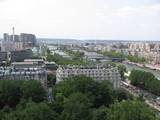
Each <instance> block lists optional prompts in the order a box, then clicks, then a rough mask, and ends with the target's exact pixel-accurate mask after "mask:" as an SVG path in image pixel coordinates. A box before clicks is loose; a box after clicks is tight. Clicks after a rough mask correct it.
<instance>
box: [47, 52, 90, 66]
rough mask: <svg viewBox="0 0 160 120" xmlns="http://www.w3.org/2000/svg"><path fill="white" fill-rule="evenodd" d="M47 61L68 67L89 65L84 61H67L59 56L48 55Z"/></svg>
mask: <svg viewBox="0 0 160 120" xmlns="http://www.w3.org/2000/svg"><path fill="white" fill-rule="evenodd" d="M47 60H48V61H54V62H56V63H57V64H58V65H67V64H74V65H79V64H87V63H86V61H83V60H82V59H67V58H64V57H62V56H61V55H59V54H56V53H55V54H54V55H52V54H48V55H47Z"/></svg>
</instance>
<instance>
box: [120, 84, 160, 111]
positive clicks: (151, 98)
mask: <svg viewBox="0 0 160 120" xmlns="http://www.w3.org/2000/svg"><path fill="white" fill-rule="evenodd" d="M121 87H122V88H124V89H125V90H127V91H129V92H130V93H131V94H133V95H134V96H141V95H142V96H143V98H144V100H145V103H146V104H148V105H149V106H151V107H152V108H154V109H156V110H157V111H159V112H160V102H158V101H157V100H156V98H158V97H159V96H156V95H153V94H152V93H149V92H147V91H145V90H142V89H140V88H138V87H135V86H133V85H131V84H129V83H127V82H123V81H122V82H121Z"/></svg>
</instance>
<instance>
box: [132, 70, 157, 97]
mask: <svg viewBox="0 0 160 120" xmlns="http://www.w3.org/2000/svg"><path fill="white" fill-rule="evenodd" d="M129 79H130V80H131V84H133V85H135V86H138V87H140V88H143V89H145V90H147V91H149V92H152V93H154V94H155V95H158V96H160V81H159V80H158V79H157V78H156V77H155V76H154V75H153V74H152V73H150V72H145V71H140V70H132V72H131V74H130V77H129Z"/></svg>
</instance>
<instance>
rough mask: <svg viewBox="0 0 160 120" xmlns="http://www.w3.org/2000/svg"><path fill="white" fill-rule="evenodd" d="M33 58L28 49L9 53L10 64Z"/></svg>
mask: <svg viewBox="0 0 160 120" xmlns="http://www.w3.org/2000/svg"><path fill="white" fill-rule="evenodd" d="M32 57H33V52H32V50H30V49H26V50H20V51H11V52H10V58H9V59H10V61H11V62H21V61H24V59H29V58H32Z"/></svg>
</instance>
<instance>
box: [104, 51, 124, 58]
mask: <svg viewBox="0 0 160 120" xmlns="http://www.w3.org/2000/svg"><path fill="white" fill-rule="evenodd" d="M102 54H103V55H105V56H108V57H118V58H123V57H124V55H123V54H122V53H120V52H116V51H105V52H102Z"/></svg>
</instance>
